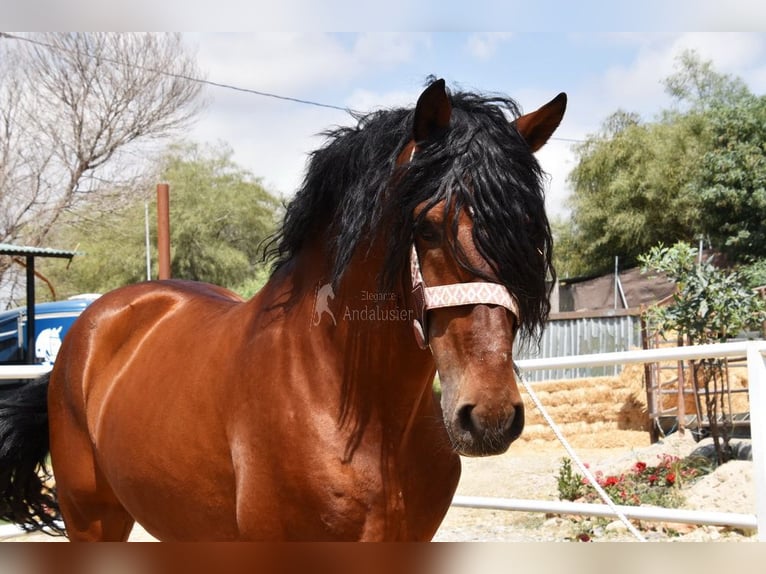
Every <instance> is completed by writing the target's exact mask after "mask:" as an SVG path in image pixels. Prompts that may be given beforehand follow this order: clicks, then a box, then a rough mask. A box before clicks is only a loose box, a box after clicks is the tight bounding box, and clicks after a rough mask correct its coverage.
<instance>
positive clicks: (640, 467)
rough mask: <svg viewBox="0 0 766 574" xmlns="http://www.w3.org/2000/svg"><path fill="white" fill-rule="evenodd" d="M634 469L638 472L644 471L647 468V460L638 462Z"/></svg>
mask: <svg viewBox="0 0 766 574" xmlns="http://www.w3.org/2000/svg"><path fill="white" fill-rule="evenodd" d="M633 470H635V471H636V472H637V473H639V474H640V473H642V472H644V471H645V470H646V463H645V462H640V461H639V462H637V463H636V464H635V466H634V467H633Z"/></svg>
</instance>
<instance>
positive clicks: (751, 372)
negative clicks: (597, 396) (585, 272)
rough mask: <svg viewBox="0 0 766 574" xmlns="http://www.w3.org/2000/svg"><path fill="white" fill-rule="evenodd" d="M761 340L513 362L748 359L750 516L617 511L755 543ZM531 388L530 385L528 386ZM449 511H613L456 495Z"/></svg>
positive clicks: (764, 489)
mask: <svg viewBox="0 0 766 574" xmlns="http://www.w3.org/2000/svg"><path fill="white" fill-rule="evenodd" d="M764 354H766V341H741V342H735V343H720V344H714V345H697V346H692V347H674V348H662V349H649V350H639V351H625V352H618V353H599V354H592V355H578V356H571V357H555V358H545V359H523V360H519V361H518V366H519V368H520V369H521V370H522V371H531V370H541V369H567V368H579V367H585V366H598V365H615V364H628V363H654V362H662V361H677V360H688V359H704V358H716V357H718V358H720V357H742V356H743V355H745V356H746V357H747V369H748V392H749V395H750V437H751V440H752V455H753V470H754V479H755V500H756V508H755V514H754V515H753V514H738V513H730V512H707V511H692V510H683V509H670V508H667V509H665V508H651V509H647V508H644V507H631V506H620V507H618V508H619V510H620V511H621V512H622V513H624V514H625V516H627V517H629V518H636V519H641V520H646V521H652V520H656V521H668V522H680V523H686V524H712V525H720V526H733V527H739V528H748V529H752V528H755V529H756V530H757V537H758V540H760V541H766V391H765V390H764V389H765V387H766V361H765V360H764ZM532 385H533V386H534V383H532ZM452 505H453V506H460V507H470V508H492V509H499V510H516V511H524V512H546V513H559V514H581V515H588V516H614V515H615V514H614V512H613V510H611V509H610V508H609V507H608V506H607V505H604V504H582V503H572V502H568V501H544V500H522V499H510V498H488V497H477V496H456V497H455V498H454V500H453V501H452Z"/></svg>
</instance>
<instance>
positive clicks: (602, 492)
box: [520, 377, 646, 542]
mask: <svg viewBox="0 0 766 574" xmlns="http://www.w3.org/2000/svg"><path fill="white" fill-rule="evenodd" d="M520 379H521V384H522V385H524V389H526V391H527V394H528V395H529V398H530V399H532V402H533V403H534V405H535V406H536V407H537V410H538V411H540V414H541V415H543V418H544V419H545V422H547V423H548V425H549V426H550V427H551V430H552V431H553V434H555V435H556V438H557V439H559V442H560V443H561V444H562V445H564V449H566V451H567V453H569V457H570V458H571V459H572V460H573V461H574V463H575V464H576V465H577V468H579V469H580V472H582V473H583V475H584V476H585V478H587V479H588V481H589V482H590V484H592V485H593V488H595V489H596V492H597V493H598V495H599V496H600V497H601V499H602V500H603V501H604V502H605V503H606V505H607V506H608V507H609V508H610V509H611V510H612V512H613V513H614V515H615V516H616V517H617V518H619V519H620V520H621V521H622V523H623V524H625V526H627V527H628V530H629V531H630V533H631V534H632V535H633V536H635V537H636V538H637V539H638V541H639V542H646V538H644V536H643V535H642V534H641V533H640V532H639V531H638V529H637V528H636V527H635V526H633V524H632V523H631V522H630V520H628V517H627V516H625V514H624V513H622V512H621V511H620V509H619V508H617V505H616V504H615V503H614V502H612V499H611V498H609V495H608V494H607V493H606V491H605V490H604V489H603V488H602V487H601V485H600V484H599V483H598V482H597V481H596V479H595V477H594V476H593V474H592V473H591V471H590V470H589V469H588V467H587V466H585V464H584V463H583V462H582V460H580V457H579V456H577V453H576V452H575V451H574V449H573V448H572V445H570V444H569V441H567V439H566V438H565V437H564V435H563V434H562V433H561V429H559V427H558V425H556V423H555V422H553V419H552V418H551V417H550V415H549V414H548V412H547V411H546V410H545V408H544V407H543V405H542V403H541V402H540V399H539V398H538V397H537V394H536V393H535V392H534V391H533V390H532V386H531V385H530V384H529V383H528V382H527V381H525V380H524V377H520Z"/></svg>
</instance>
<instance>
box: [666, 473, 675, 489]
mask: <svg viewBox="0 0 766 574" xmlns="http://www.w3.org/2000/svg"><path fill="white" fill-rule="evenodd" d="M665 482H666V483H667V484H668V485H670V486H673V484H674V483H675V482H676V475H675V473H672V472H669V473H668V474H667V476H665Z"/></svg>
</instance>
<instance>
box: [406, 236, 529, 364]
mask: <svg viewBox="0 0 766 574" xmlns="http://www.w3.org/2000/svg"><path fill="white" fill-rule="evenodd" d="M410 274H411V276H412V297H413V300H414V302H415V319H414V320H413V325H412V328H413V331H414V332H415V340H416V341H417V343H418V346H419V347H420V348H421V349H425V348H426V347H428V325H427V323H426V313H427V312H428V310H429V309H440V308H443V307H460V306H462V305H479V304H485V305H499V306H500V307H505V308H506V309H508V310H509V311H510V312H511V313H513V315H514V317H516V318H517V319H518V317H519V306H518V304H517V303H516V299H515V298H514V297H513V295H511V294H510V292H509V291H508V289H506V288H505V287H504V286H502V285H500V284H499V283H488V282H483V281H473V282H471V283H454V284H452V285H438V286H434V287H426V284H425V281H423V274H422V273H421V271H420V261H419V259H418V252H417V250H416V249H415V245H414V244H413V245H412V248H411V250H410Z"/></svg>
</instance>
